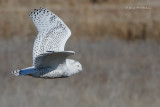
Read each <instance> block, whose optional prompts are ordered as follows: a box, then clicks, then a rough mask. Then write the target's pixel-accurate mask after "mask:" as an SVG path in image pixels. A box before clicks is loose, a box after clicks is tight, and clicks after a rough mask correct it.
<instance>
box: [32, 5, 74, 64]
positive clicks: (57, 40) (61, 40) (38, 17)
mask: <svg viewBox="0 0 160 107" xmlns="http://www.w3.org/2000/svg"><path fill="white" fill-rule="evenodd" d="M29 16H30V17H31V18H32V21H33V22H34V24H35V26H36V28H37V30H38V35H37V38H36V40H35V42H34V46H33V62H34V60H35V58H36V57H38V56H39V55H41V54H43V53H45V52H46V51H54V52H59V51H64V46H65V43H66V41H67V39H68V38H69V37H70V35H71V31H70V29H69V28H68V27H67V26H66V25H65V24H64V22H63V21H62V20H61V19H60V18H59V17H58V16H56V15H55V14H53V13H52V12H51V11H49V10H47V9H45V8H40V9H34V11H32V12H31V14H30V15H29Z"/></svg>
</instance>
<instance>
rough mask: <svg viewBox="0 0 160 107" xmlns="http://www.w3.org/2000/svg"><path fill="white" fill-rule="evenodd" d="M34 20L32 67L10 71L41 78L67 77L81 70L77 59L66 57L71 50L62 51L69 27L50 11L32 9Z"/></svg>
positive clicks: (71, 53) (69, 33)
mask: <svg viewBox="0 0 160 107" xmlns="http://www.w3.org/2000/svg"><path fill="white" fill-rule="evenodd" d="M29 16H30V17H31V19H32V21H33V22H34V24H35V26H36V28H37V30H38V35H37V37H36V40H35V42H34V46H33V67H29V68H25V69H21V70H14V71H13V72H12V73H13V74H15V75H17V76H20V75H30V76H33V77H41V78H56V77H68V76H70V75H72V74H75V73H78V72H80V71H81V70H82V66H81V64H80V63H79V62H78V61H74V60H72V59H66V58H67V57H68V56H70V55H73V54H74V53H75V52H73V51H64V47H65V44H66V42H67V40H68V38H69V37H70V36H71V31H70V29H69V28H68V27H67V26H66V25H65V24H64V22H63V21H62V20H61V19H60V18H59V17H58V16H56V15H55V14H53V13H52V12H51V11H49V10H47V9H45V8H40V9H34V11H32V12H31V14H30V15H29Z"/></svg>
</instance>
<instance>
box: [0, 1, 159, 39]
mask: <svg viewBox="0 0 160 107" xmlns="http://www.w3.org/2000/svg"><path fill="white" fill-rule="evenodd" d="M0 2H1V9H0V14H1V17H0V29H1V32H0V37H3V38H6V37H7V38H8V37H9V38H10V37H13V36H29V37H32V36H35V35H36V33H37V31H36V29H35V27H34V25H33V23H32V21H31V20H30V18H29V17H28V14H29V13H30V11H31V10H33V9H34V8H39V7H40V6H42V7H46V8H48V9H50V10H51V11H53V12H54V13H56V14H57V15H58V16H59V17H60V18H62V19H63V20H64V21H65V23H66V24H67V25H68V26H69V28H70V29H71V31H72V34H73V35H76V36H75V37H82V36H84V37H89V38H92V39H93V38H94V39H95V38H99V37H100V38H101V37H106V36H107V37H118V38H122V39H129V40H136V39H145V40H146V39H153V40H160V36H159V35H160V30H159V29H160V20H159V17H160V14H159V9H160V8H159V7H158V6H157V4H156V5H155V4H154V3H155V2H153V1H152V2H150V3H144V5H140V6H141V7H143V6H147V7H148V8H149V9H142V8H141V9H128V8H126V7H127V6H130V7H132V8H133V7H136V5H135V3H132V2H131V1H127V0H126V2H122V1H121V3H119V2H118V1H117V2H115V1H114V2H113V1H112V2H111V1H110V0H106V1H105V0H96V1H94V0H93V1H92V0H88V1H87V0H82V1H74V0H70V1H69V2H68V1H60V0H46V1H43V2H42V1H40V2H39V0H34V1H31V0H30V1H28V0H16V1H11V0H10V1H8V2H5V1H3V0H1V1H0ZM93 2H97V3H93ZM99 2H100V3H99ZM157 2H158V1H157Z"/></svg>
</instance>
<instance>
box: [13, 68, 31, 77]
mask: <svg viewBox="0 0 160 107" xmlns="http://www.w3.org/2000/svg"><path fill="white" fill-rule="evenodd" d="M33 71H34V68H33V67H29V68H25V69H20V70H14V71H12V74H14V75H16V76H23V75H32V74H33Z"/></svg>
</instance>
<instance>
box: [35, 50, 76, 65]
mask: <svg viewBox="0 0 160 107" xmlns="http://www.w3.org/2000/svg"><path fill="white" fill-rule="evenodd" d="M74 53H75V52H73V51H62V52H52V51H47V52H46V53H44V54H41V55H39V56H38V57H36V59H35V64H34V66H35V68H43V67H47V66H50V67H53V66H54V67H55V66H58V65H59V64H63V63H65V61H66V58H67V57H68V56H70V55H73V54H74Z"/></svg>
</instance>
